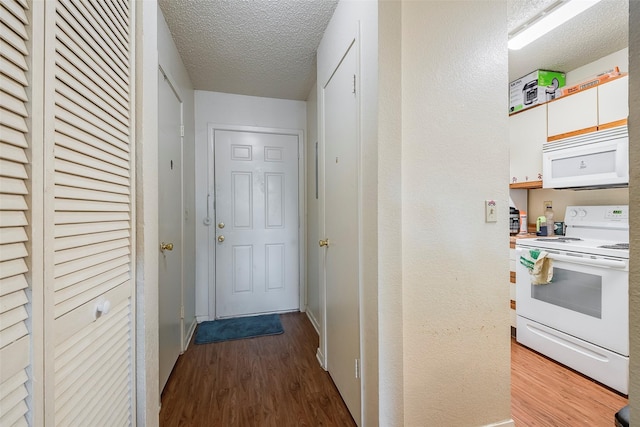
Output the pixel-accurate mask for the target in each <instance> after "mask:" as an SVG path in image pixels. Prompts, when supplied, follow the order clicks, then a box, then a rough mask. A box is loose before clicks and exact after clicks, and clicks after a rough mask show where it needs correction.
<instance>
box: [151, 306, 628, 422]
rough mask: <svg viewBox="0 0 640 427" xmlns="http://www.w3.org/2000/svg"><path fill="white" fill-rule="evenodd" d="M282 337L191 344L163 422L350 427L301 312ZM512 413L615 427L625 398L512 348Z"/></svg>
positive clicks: (165, 400)
mask: <svg viewBox="0 0 640 427" xmlns="http://www.w3.org/2000/svg"><path fill="white" fill-rule="evenodd" d="M280 318H281V321H282V325H283V327H284V330H285V333H284V334H282V335H275V336H270V337H261V338H253V339H246V340H238V341H228V342H223V343H216V344H206V345H194V344H191V345H190V346H189V349H188V350H187V351H186V352H185V354H184V355H182V356H180V358H179V359H178V362H177V364H176V366H175V368H174V370H173V373H172V374H171V377H170V378H169V381H168V382H167V385H166V387H165V390H164V392H163V394H162V409H161V411H160V425H161V426H163V427H170V426H185V427H186V426H198V427H205V426H224V427H234V426H238V427H245V426H247V427H249V426H251V427H253V426H255V427H263V426H264V427H268V426H278V427H287V426H314V427H316V426H336V427H346V426H354V425H355V423H354V422H353V419H352V418H351V417H350V416H349V413H348V411H347V409H346V407H345V405H344V402H343V401H342V399H341V398H340V395H339V394H338V391H337V390H336V388H335V386H334V385H333V382H332V381H331V378H330V377H329V375H328V374H327V373H326V372H324V371H323V370H322V369H321V368H320V366H319V364H318V361H317V359H316V356H315V353H316V349H317V347H318V336H317V334H316V332H315V330H314V329H313V326H312V325H311V323H310V322H309V320H308V319H307V317H306V315H305V314H303V313H290V314H283V315H281V316H280ZM511 359H512V364H511V411H512V417H513V420H514V421H515V422H516V426H517V427H530V426H544V427H547V426H548V427H560V426H562V427H572V426H576V427H577V426H580V427H584V426H588V427H600V426H602V427H613V425H614V423H613V415H614V414H615V412H616V411H618V410H619V409H620V408H621V407H622V406H624V405H626V404H627V399H626V397H625V396H622V395H620V394H618V393H616V392H614V391H612V390H610V389H608V388H606V387H603V386H601V385H599V384H597V383H595V382H593V381H591V380H589V379H588V378H586V377H584V376H582V375H580V374H578V373H576V372H574V371H572V370H569V369H566V368H564V367H562V366H560V365H558V364H557V363H555V362H553V361H551V360H549V359H547V358H546V357H544V356H541V355H540V354H538V353H536V352H533V351H531V350H529V349H527V348H526V347H523V346H521V345H519V344H518V343H516V342H515V340H512V343H511Z"/></svg>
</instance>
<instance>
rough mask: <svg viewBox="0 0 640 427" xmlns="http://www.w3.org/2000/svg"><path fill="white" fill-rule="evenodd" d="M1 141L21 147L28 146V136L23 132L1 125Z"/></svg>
mask: <svg viewBox="0 0 640 427" xmlns="http://www.w3.org/2000/svg"><path fill="white" fill-rule="evenodd" d="M0 141H2V142H3V143H6V144H9V145H13V146H16V147H20V148H27V147H28V144H27V138H26V137H25V136H24V133H23V132H20V131H17V130H15V129H11V128H8V127H6V126H4V125H0Z"/></svg>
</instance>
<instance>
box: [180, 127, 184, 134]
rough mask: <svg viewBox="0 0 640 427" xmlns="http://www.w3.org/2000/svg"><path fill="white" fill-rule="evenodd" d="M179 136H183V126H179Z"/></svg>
mask: <svg viewBox="0 0 640 427" xmlns="http://www.w3.org/2000/svg"><path fill="white" fill-rule="evenodd" d="M180 136H184V125H180Z"/></svg>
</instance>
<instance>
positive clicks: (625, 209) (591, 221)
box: [564, 205, 629, 228]
mask: <svg viewBox="0 0 640 427" xmlns="http://www.w3.org/2000/svg"><path fill="white" fill-rule="evenodd" d="M564 221H565V224H566V225H567V227H569V226H574V225H575V226H585V227H604V228H608V227H614V228H616V227H623V226H628V223H629V206H621V205H608V206H567V210H566V212H565V218H564Z"/></svg>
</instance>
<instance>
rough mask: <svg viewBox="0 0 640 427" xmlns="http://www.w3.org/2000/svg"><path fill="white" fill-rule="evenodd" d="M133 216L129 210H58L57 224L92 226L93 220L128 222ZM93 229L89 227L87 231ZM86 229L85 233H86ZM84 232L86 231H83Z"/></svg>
mask: <svg viewBox="0 0 640 427" xmlns="http://www.w3.org/2000/svg"><path fill="white" fill-rule="evenodd" d="M130 219H131V218H130V216H129V214H128V213H127V212H91V213H86V212H58V213H56V216H55V219H54V221H55V223H56V224H83V225H86V226H88V227H91V226H92V225H91V223H93V222H107V223H109V222H121V221H124V222H122V224H127V221H129V220H130ZM89 230H92V229H90V228H88V229H87V230H86V231H89ZM86 231H85V233H86ZM82 234H84V233H82Z"/></svg>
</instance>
